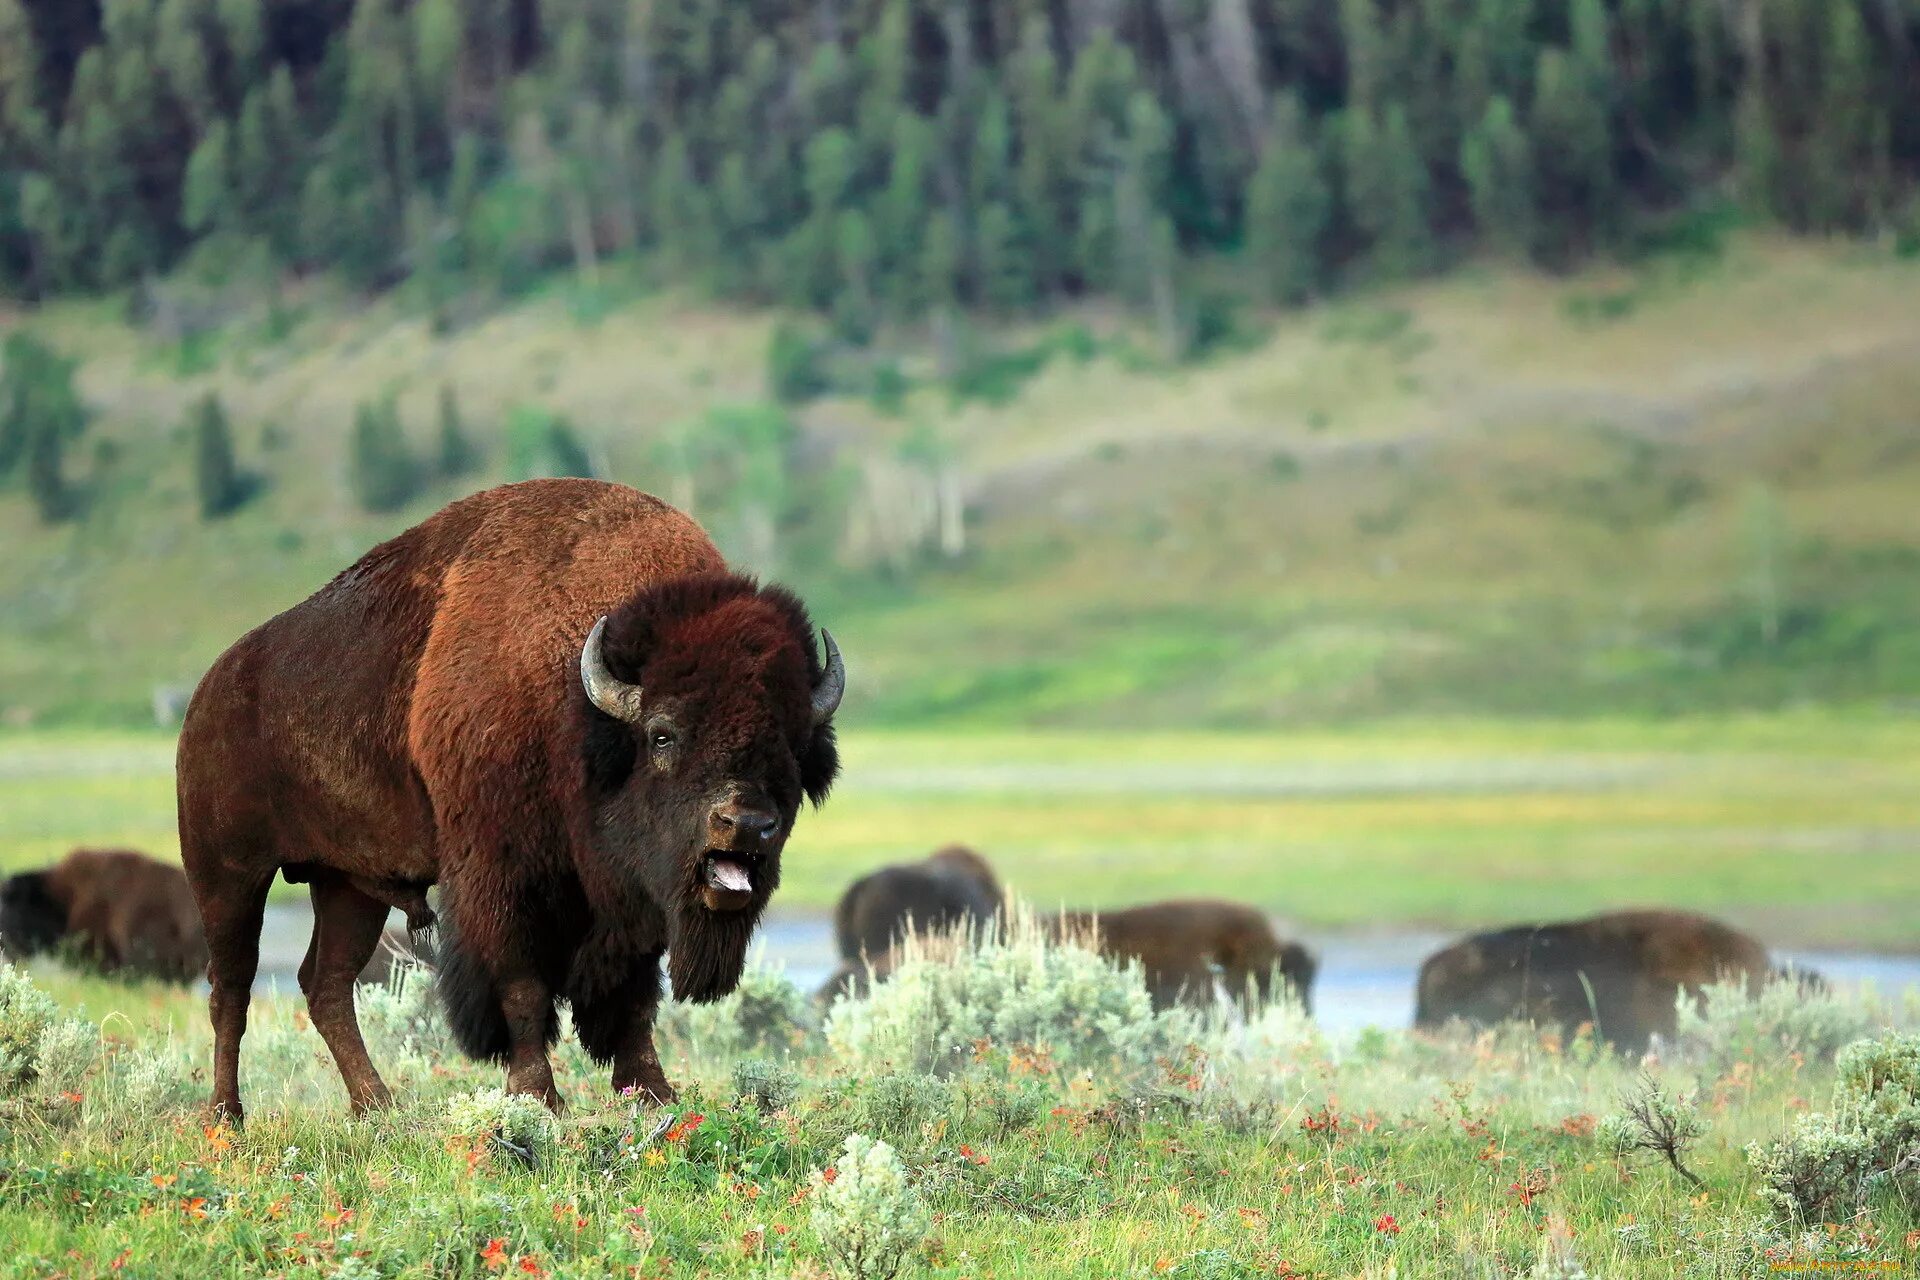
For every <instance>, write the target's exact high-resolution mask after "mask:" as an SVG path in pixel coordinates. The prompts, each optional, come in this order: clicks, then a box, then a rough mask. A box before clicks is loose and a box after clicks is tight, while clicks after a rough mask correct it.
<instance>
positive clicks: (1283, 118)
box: [1246, 96, 1332, 304]
mask: <svg viewBox="0 0 1920 1280" xmlns="http://www.w3.org/2000/svg"><path fill="white" fill-rule="evenodd" d="M1331 206H1332V193H1331V192H1329V191H1328V189H1327V183H1326V179H1325V178H1323V177H1322V176H1321V174H1320V159H1319V156H1318V154H1317V153H1316V152H1315V150H1314V148H1313V146H1312V145H1311V143H1310V142H1309V140H1308V139H1307V138H1306V136H1305V126H1304V122H1303V113H1302V111H1301V108H1300V103H1299V101H1298V100H1297V99H1295V98H1293V97H1291V96H1289V97H1286V98H1282V99H1281V100H1280V102H1279V103H1278V104H1277V105H1276V106H1275V108H1274V113H1273V123H1272V124H1271V125H1270V126H1269V127H1268V129H1267V142H1266V150H1265V151H1264V152H1263V153H1262V154H1261V156H1260V164H1259V167H1258V168H1256V169H1255V170H1254V173H1253V180H1252V183H1251V185H1250V187H1249V189H1248V192H1247V226H1246V243H1247V254H1248V257H1249V258H1250V260H1251V264H1252V267H1253V270H1254V271H1255V273H1256V275H1257V279H1258V282H1259V287H1260V291H1261V292H1262V293H1263V294H1264V295H1265V296H1266V298H1267V300H1268V301H1270V302H1278V303H1286V304H1292V303H1298V302H1302V301H1304V300H1306V299H1307V298H1308V297H1310V296H1311V295H1312V294H1313V292H1314V291H1315V290H1316V289H1317V288H1318V287H1319V285H1320V280H1321V264H1322V261H1323V258H1322V252H1323V251H1322V249H1321V237H1322V236H1323V235H1324V234H1325V233H1326V229H1327V219H1328V217H1329V215H1330V213H1331Z"/></svg>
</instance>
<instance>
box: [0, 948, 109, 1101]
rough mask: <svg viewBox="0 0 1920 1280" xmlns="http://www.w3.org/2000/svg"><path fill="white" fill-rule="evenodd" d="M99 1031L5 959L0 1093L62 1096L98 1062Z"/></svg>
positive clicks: (0, 984)
mask: <svg viewBox="0 0 1920 1280" xmlns="http://www.w3.org/2000/svg"><path fill="white" fill-rule="evenodd" d="M99 1047H100V1035H99V1032H98V1031H97V1030H96V1029H95V1028H94V1027H92V1026H91V1025H89V1024H87V1023H84V1022H81V1021H79V1020H78V1019H75V1018H68V1017H64V1016H62V1015H61V1013H60V1006H59V1005H57V1004H55V1003H54V1000H53V997H52V996H50V995H48V994H47V993H46V992H44V991H42V990H41V989H40V988H39V987H37V986H35V985H34V984H33V979H31V978H29V977H28V976H27V974H26V972H25V971H24V970H21V969H16V968H15V967H14V966H12V965H10V964H7V963H4V962H0V1097H7V1096H10V1095H14V1094H23V1093H34V1094H38V1095H40V1096H42V1097H57V1096H58V1095H60V1094H61V1093H64V1092H66V1091H68V1090H70V1089H73V1088H75V1087H77V1086H78V1085H79V1083H80V1080H81V1077H83V1076H85V1075H86V1073H87V1071H88V1069H89V1068H91V1067H92V1066H93V1062H94V1059H95V1057H97V1056H98V1053H99Z"/></svg>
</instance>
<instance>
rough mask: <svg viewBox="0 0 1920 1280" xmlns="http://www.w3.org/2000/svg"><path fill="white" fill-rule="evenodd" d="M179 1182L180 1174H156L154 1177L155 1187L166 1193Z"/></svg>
mask: <svg viewBox="0 0 1920 1280" xmlns="http://www.w3.org/2000/svg"><path fill="white" fill-rule="evenodd" d="M178 1181H180V1177H179V1175H178V1174H173V1173H156V1174H154V1175H153V1185H154V1186H156V1187H158V1188H160V1189H161V1190H162V1191H165V1190H166V1189H167V1188H168V1187H170V1186H172V1185H173V1184H174V1183H176V1182H178Z"/></svg>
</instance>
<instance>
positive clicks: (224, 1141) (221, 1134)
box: [206, 1124, 233, 1155]
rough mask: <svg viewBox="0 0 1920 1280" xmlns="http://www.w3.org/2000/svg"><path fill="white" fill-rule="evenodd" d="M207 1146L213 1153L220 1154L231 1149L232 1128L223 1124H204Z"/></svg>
mask: <svg viewBox="0 0 1920 1280" xmlns="http://www.w3.org/2000/svg"><path fill="white" fill-rule="evenodd" d="M206 1135H207V1148H208V1149H209V1150H210V1151H212V1152H213V1153H214V1154H215V1155H222V1154H224V1153H226V1152H228V1151H231V1150H232V1149H233V1130H231V1129H229V1128H227V1126H226V1125H224V1124H210V1125H208V1126H206Z"/></svg>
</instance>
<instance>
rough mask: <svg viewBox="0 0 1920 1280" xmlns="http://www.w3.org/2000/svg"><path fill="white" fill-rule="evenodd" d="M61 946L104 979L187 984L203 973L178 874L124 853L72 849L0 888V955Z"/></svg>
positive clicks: (193, 918) (200, 945)
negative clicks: (117, 975) (128, 976)
mask: <svg viewBox="0 0 1920 1280" xmlns="http://www.w3.org/2000/svg"><path fill="white" fill-rule="evenodd" d="M67 942H70V943H71V944H72V945H73V946H74V947H75V948H76V949H77V950H78V952H79V954H80V956H81V957H82V958H83V959H85V960H86V961H87V962H89V963H90V964H93V965H95V966H97V967H98V968H99V969H101V970H102V971H104V972H107V973H127V974H131V975H137V976H141V977H154V978H165V979H167V980H169V981H172V982H191V981H192V980H193V979H194V978H195V977H196V976H197V975H199V974H200V972H201V971H202V970H204V969H205V968H206V965H207V940H206V937H205V935H204V934H203V933H202V932H201V930H200V916H199V913H198V912H197V911H195V910H194V905H193V894H192V892H191V891H190V890H189V889H188V888H187V877H186V875H185V873H183V872H182V871H181V870H180V868H179V867H177V866H175V865H173V864H172V863H167V862H160V861H157V860H156V859H153V858H149V857H147V856H146V855H145V854H142V853H135V852H133V851H132V850H130V849H75V850H74V851H73V852H72V853H69V854H68V855H67V856H66V857H64V858H62V859H61V860H60V861H59V862H57V863H55V864H54V865H53V866H51V867H48V868H46V869H45V870H43V871H26V872H22V873H21V874H19V875H15V876H9V877H8V878H7V881H6V883H5V885H4V886H0V947H4V948H5V950H6V952H7V954H8V955H11V956H14V957H16V958H24V957H26V956H30V955H34V954H37V953H39V952H43V951H49V950H52V949H53V948H55V947H58V946H60V945H61V944H62V943H67Z"/></svg>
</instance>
